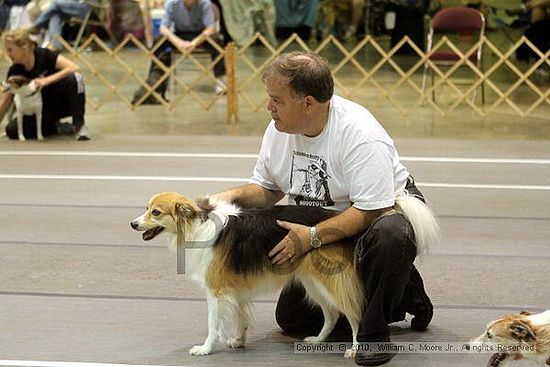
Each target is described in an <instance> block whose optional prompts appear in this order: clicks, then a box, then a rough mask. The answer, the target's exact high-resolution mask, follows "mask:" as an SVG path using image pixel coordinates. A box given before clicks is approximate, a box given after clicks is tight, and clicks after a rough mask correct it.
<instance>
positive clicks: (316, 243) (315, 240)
mask: <svg viewBox="0 0 550 367" xmlns="http://www.w3.org/2000/svg"><path fill="white" fill-rule="evenodd" d="M309 244H310V245H311V247H312V248H319V247H321V245H322V244H323V243H322V242H321V239H320V238H319V236H317V228H315V226H313V227H310V228H309Z"/></svg>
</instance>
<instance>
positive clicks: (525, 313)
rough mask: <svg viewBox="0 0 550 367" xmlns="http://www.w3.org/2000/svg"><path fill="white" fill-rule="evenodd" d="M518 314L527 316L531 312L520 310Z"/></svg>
mask: <svg viewBox="0 0 550 367" xmlns="http://www.w3.org/2000/svg"><path fill="white" fill-rule="evenodd" d="M519 314H520V315H524V316H529V315H530V314H531V312H529V311H521V312H520V313H519Z"/></svg>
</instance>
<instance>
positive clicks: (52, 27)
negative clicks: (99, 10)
mask: <svg viewBox="0 0 550 367" xmlns="http://www.w3.org/2000/svg"><path fill="white" fill-rule="evenodd" d="M89 10H90V6H89V5H88V4H86V3H85V2H82V1H79V0H52V2H51V4H50V6H48V8H47V9H46V10H44V11H43V12H42V13H41V14H40V15H39V16H38V18H36V21H35V22H34V26H33V31H36V30H40V29H47V31H48V35H49V37H50V45H49V48H50V49H51V50H54V51H60V50H62V49H63V46H62V45H61V42H60V41H59V39H58V38H57V36H59V37H61V29H62V28H63V23H64V22H65V21H66V20H67V19H69V18H71V17H77V18H84V17H85V16H86V13H87V12H88V11H89Z"/></svg>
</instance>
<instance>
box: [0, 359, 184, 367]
mask: <svg viewBox="0 0 550 367" xmlns="http://www.w3.org/2000/svg"><path fill="white" fill-rule="evenodd" d="M0 366H21V367H184V366H164V365H159V366H156V365H150V364H113V363H87V362H57V361H18V360H2V359H0Z"/></svg>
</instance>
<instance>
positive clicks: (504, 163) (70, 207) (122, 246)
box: [0, 113, 550, 366]
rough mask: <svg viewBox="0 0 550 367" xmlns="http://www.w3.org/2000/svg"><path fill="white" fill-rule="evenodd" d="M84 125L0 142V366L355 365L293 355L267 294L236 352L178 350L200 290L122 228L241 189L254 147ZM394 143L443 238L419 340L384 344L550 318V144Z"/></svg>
mask: <svg viewBox="0 0 550 367" xmlns="http://www.w3.org/2000/svg"><path fill="white" fill-rule="evenodd" d="M89 115H90V117H89V120H90V121H92V122H91V123H90V125H92V126H91V128H92V129H93V130H94V132H95V136H94V139H93V140H92V141H90V142H76V141H73V140H72V139H70V138H69V137H56V138H51V139H48V140H47V141H45V142H42V143H39V142H36V141H28V142H25V143H19V142H16V141H7V140H5V139H4V140H1V141H0V167H2V169H1V174H0V192H2V195H1V196H0V207H1V209H2V210H0V223H2V225H1V227H0V228H1V233H2V236H1V239H0V310H1V312H0V325H1V328H0V364H1V365H14V366H15V365H25V366H26V365H32V366H46V365H48V364H47V363H46V362H48V361H64V362H75V363H76V364H71V365H78V363H77V362H95V363H100V362H101V363H124V364H133V365H171V366H206V365H231V366H246V365H250V366H261V365H288V366H293V365H296V366H299V365H304V364H306V365H315V366H333V365H348V366H353V365H354V363H353V362H352V361H347V360H344V359H343V358H342V356H341V355H339V354H295V353H294V352H293V349H292V346H293V344H292V343H293V342H294V341H295V340H294V339H292V338H290V337H288V336H284V335H282V334H281V333H280V332H279V329H278V328H277V326H276V323H275V320H274V316H273V313H274V307H275V299H276V295H271V294H270V295H265V296H264V297H262V298H260V299H258V301H257V302H256V303H255V312H254V313H255V323H254V325H253V326H252V328H251V330H250V337H249V341H248V346H247V348H245V349H244V350H238V351H231V350H227V349H224V348H222V349H221V350H220V351H219V352H217V353H216V354H213V355H211V356H207V357H193V356H190V355H189V354H188V349H189V348H190V347H191V346H193V345H195V344H198V343H201V342H202V341H203V339H204V337H205V336H206V331H207V329H206V302H205V299H204V295H203V293H202V292H201V291H200V290H199V289H197V288H196V287H195V286H193V285H192V284H191V283H190V282H189V281H188V280H187V279H186V278H185V277H184V276H181V275H176V265H175V257H174V255H173V254H172V253H170V252H169V251H168V250H167V249H166V243H165V241H164V240H162V239H155V240H154V241H152V242H151V243H144V242H142V241H141V239H140V236H139V235H137V234H136V233H135V232H134V231H132V230H131V229H130V227H129V221H130V220H131V219H132V218H134V217H136V216H137V215H139V214H140V213H141V212H142V210H143V208H144V206H145V205H146V202H147V200H148V198H149V197H150V195H152V194H154V193H156V192H159V191H163V190H175V191H179V192H182V193H184V194H186V195H188V196H190V197H196V196H199V195H202V194H205V193H209V192H214V191H219V190H223V189H224V188H227V187H231V186H233V185H235V184H238V183H239V182H240V181H241V180H245V179H246V178H247V177H248V176H249V174H250V172H251V168H252V167H253V164H254V158H253V157H254V154H255V153H256V152H257V149H258V146H259V143H260V139H261V137H260V136H257V135H256V136H231V135H218V136H215V135H206V134H205V135H187V134H186V131H185V129H182V130H181V131H178V133H177V134H176V133H174V132H173V131H164V129H163V128H162V127H158V128H157V130H156V132H157V134H155V135H152V134H150V131H149V129H148V128H147V126H145V127H142V126H141V125H140V123H139V121H138V122H135V126H134V129H133V130H132V131H131V132H130V133H125V134H117V133H112V132H111V130H110V129H109V128H107V127H104V126H106V125H107V124H112V125H116V124H117V123H118V121H117V120H116V118H114V117H111V119H110V121H109V122H108V121H103V122H102V123H101V124H99V123H95V122H96V121H97V120H96V119H97V116H95V115H94V114H93V113H90V114H89ZM170 118H174V117H173V116H172V117H170ZM125 123H126V122H125ZM130 123H132V122H131V121H129V122H128V124H130ZM260 123H262V122H260ZM140 129H142V131H139V130H140ZM174 129H175V128H174ZM203 132H204V133H207V132H208V130H207V128H205V129H204V131H203ZM396 144H397V146H398V148H399V150H400V153H401V155H402V156H403V159H404V161H405V163H406V164H407V166H408V167H409V169H410V170H411V171H412V172H413V174H414V175H415V176H416V178H417V181H418V182H419V187H420V188H421V189H422V190H423V191H424V193H425V194H426V196H427V198H428V200H429V203H430V205H431V206H432V208H433V209H434V210H435V212H436V213H437V214H438V216H439V220H440V223H441V227H442V234H443V240H442V243H441V244H440V245H438V246H437V247H436V248H433V249H432V251H431V253H430V254H429V255H427V256H426V258H425V259H424V260H423V262H422V264H421V266H420V269H421V272H422V274H423V276H424V278H425V282H426V286H427V289H428V292H429V294H430V295H431V296H432V299H433V302H434V304H435V307H436V314H435V317H434V320H433V322H432V324H431V326H430V328H429V329H428V331H427V332H425V333H415V332H412V331H411V330H410V328H409V326H408V322H402V323H397V324H394V325H393V326H392V330H393V335H394V337H393V340H395V341H406V342H417V341H436V342H446V341H451V342H463V341H468V340H469V339H470V338H472V337H475V336H477V335H478V334H480V333H481V332H482V331H483V329H484V325H485V324H486V323H487V322H488V321H490V320H492V319H494V318H496V317H499V316H502V315H505V314H509V313H513V312H516V311H520V310H531V311H537V310H542V309H545V308H548V306H549V303H548V302H549V300H550V288H549V287H548V281H549V280H550V279H549V277H548V268H549V266H550V258H549V256H548V254H549V242H548V238H549V236H550V226H549V221H550V212H549V210H548V207H549V206H550V195H549V194H548V191H549V190H550V179H549V177H550V161H548V159H547V158H548V156H549V153H550V142H548V141H547V140H524V139H521V140H520V139H516V138H515V137H512V138H510V139H508V140H501V139H487V138H486V139H440V138H435V137H423V138H407V137H404V138H397V139H396ZM121 153H125V154H121ZM132 153H133V154H132ZM137 153H139V154H137ZM159 153H165V154H164V155H160V154H159ZM181 153H195V154H198V156H190V155H181ZM201 153H217V154H226V153H237V154H243V156H237V157H233V158H228V157H225V158H216V157H208V156H205V155H201ZM246 154H248V155H246ZM430 157H439V158H441V157H458V158H470V159H473V160H474V161H470V162H468V161H465V160H464V159H459V160H458V161H455V162H453V161H442V162H434V161H432V160H431V159H430ZM479 158H487V159H488V160H486V161H481V162H479V161H476V159H479ZM513 159H521V160H520V161H513ZM159 177H161V179H159ZM162 177H164V178H162ZM483 185H485V186H483ZM503 185H508V186H503ZM488 358H489V355H488V354H475V355H472V354H442V353H433V354H402V355H399V356H398V357H397V358H395V359H394V360H393V361H392V362H391V363H390V364H388V366H442V365H445V366H484V365H485V363H486V361H487V360H488ZM23 361H31V362H23ZM53 365H61V364H59V363H54V364H53ZM518 365H519V366H521V365H524V364H521V363H520V364H518Z"/></svg>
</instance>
